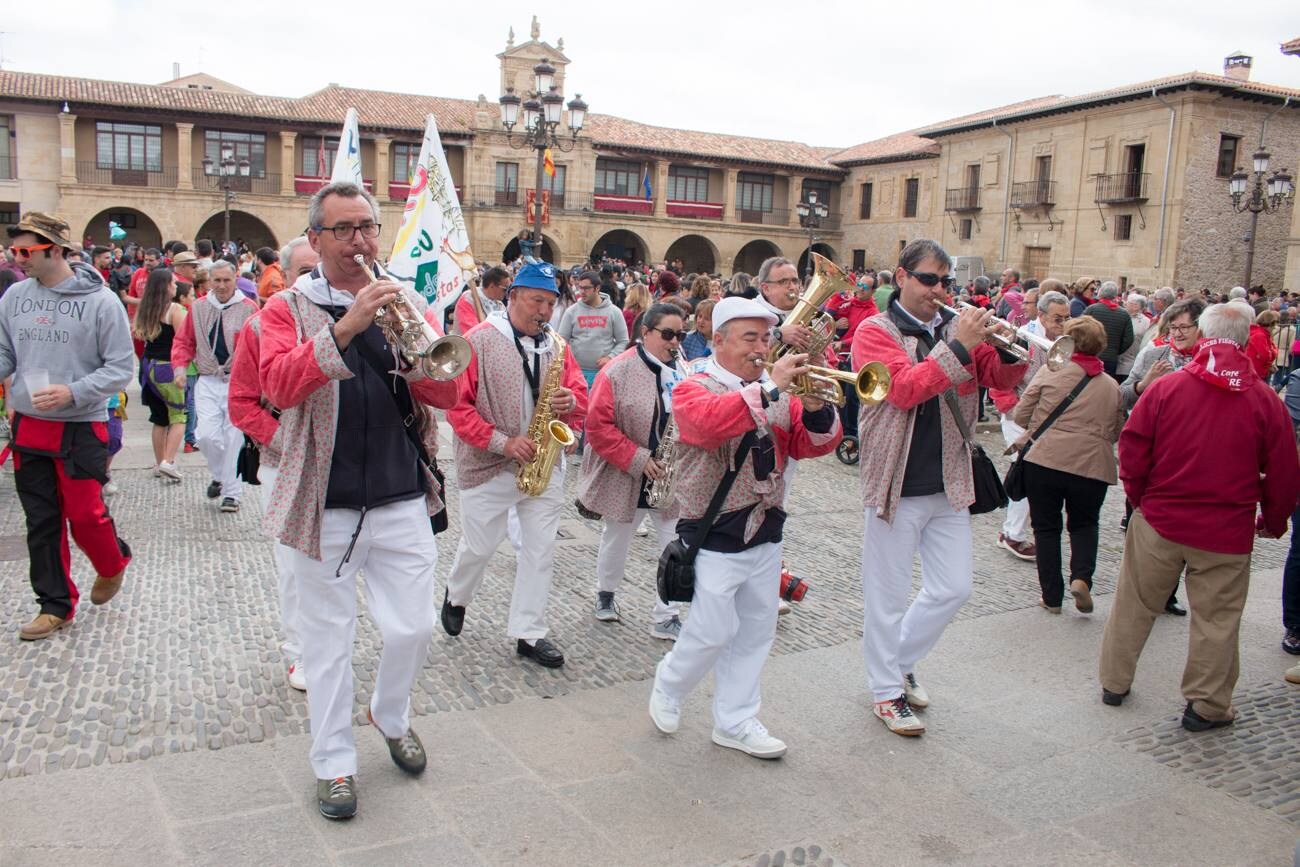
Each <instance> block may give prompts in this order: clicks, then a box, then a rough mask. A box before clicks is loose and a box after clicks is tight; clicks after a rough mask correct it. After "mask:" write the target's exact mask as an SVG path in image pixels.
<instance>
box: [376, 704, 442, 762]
mask: <svg viewBox="0 0 1300 867" xmlns="http://www.w3.org/2000/svg"><path fill="white" fill-rule="evenodd" d="M366 718H367V719H369V720H370V725H371V726H374V729H375V731H377V732H379V734H380V736H381V737H382V738H383V739H384V743H386V744H388V755H390V756H392V758H393V764H395V765H397V766H398V767H399V768H401V769H402V770H403V771H405V772H406V773H408V774H410V775H411V776H413V777H414V776H419V775H420V774H423V773H424V769H425V766H426V765H428V759H427V758H426V757H425V754H424V744H422V743H420V736H419V735H417V734H416V733H415V729H407V730H406V734H404V735H402V736H401V737H400V738H390V737H389V736H388V735H386V734H384V733H383V732H381V731H379V726H377V725H375V717H374V714H372V713H371V712H370V708H368V707H367V708H366Z"/></svg>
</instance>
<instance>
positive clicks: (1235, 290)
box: [1228, 286, 1246, 301]
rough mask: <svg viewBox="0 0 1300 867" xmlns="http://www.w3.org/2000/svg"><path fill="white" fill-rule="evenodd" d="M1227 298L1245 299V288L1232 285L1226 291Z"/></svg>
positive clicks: (1233, 299) (1230, 299)
mask: <svg viewBox="0 0 1300 867" xmlns="http://www.w3.org/2000/svg"><path fill="white" fill-rule="evenodd" d="M1228 300H1229V301H1245V300H1246V289H1245V288H1244V287H1242V286H1233V287H1232V289H1231V290H1230V291H1229V292H1228Z"/></svg>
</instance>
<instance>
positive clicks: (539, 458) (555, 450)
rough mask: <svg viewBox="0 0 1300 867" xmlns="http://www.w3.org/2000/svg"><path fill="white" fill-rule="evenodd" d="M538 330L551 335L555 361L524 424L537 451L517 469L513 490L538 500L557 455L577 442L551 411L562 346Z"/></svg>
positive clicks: (561, 373) (561, 370)
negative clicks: (515, 488)
mask: <svg viewBox="0 0 1300 867" xmlns="http://www.w3.org/2000/svg"><path fill="white" fill-rule="evenodd" d="M542 329H543V330H544V331H547V332H549V333H550V335H551V340H552V341H553V344H552V345H553V346H554V347H555V357H554V358H552V359H551V363H550V364H549V365H547V367H546V379H545V380H544V381H543V382H542V387H541V389H540V390H539V391H538V392H537V406H536V407H534V408H533V418H532V420H531V421H530V422H529V423H528V438H529V439H530V440H532V441H533V445H534V446H535V447H536V449H537V451H536V453H535V454H534V455H533V459H532V460H531V461H529V462H528V463H526V464H523V465H521V466H520V467H519V472H517V473H515V486H516V487H518V488H519V490H521V491H523V492H524V493H525V494H527V495H528V496H530V497H537V496H540V495H541V493H542V492H543V491H545V490H546V487H547V485H549V484H550V483H551V473H553V472H554V471H555V464H556V463H557V462H558V461H559V460H560V455H561V454H562V453H563V452H564V450H565V449H567V448H568V447H569V446H571V445H573V443H574V442H575V441H576V440H577V437H575V436H574V434H573V430H572V429H571V428H570V427H569V426H568V425H567V424H565V423H564V422H562V421H560V419H558V418H556V417H555V414H554V413H553V412H552V411H551V398H552V397H553V396H554V395H555V392H556V391H557V390H559V389H560V388H561V387H562V386H563V383H564V355H565V351H564V350H565V342H564V340H563V339H562V338H561V337H560V335H559V334H557V333H556V332H555V329H554V328H551V327H550V326H549V325H544V326H542Z"/></svg>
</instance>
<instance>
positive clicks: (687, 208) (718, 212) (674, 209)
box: [667, 199, 723, 220]
mask: <svg viewBox="0 0 1300 867" xmlns="http://www.w3.org/2000/svg"><path fill="white" fill-rule="evenodd" d="M667 205H668V216H670V217H689V218H690V219H693V220H721V219H722V209H723V205H722V202H674V201H673V200H672V199H669V200H668V202H667Z"/></svg>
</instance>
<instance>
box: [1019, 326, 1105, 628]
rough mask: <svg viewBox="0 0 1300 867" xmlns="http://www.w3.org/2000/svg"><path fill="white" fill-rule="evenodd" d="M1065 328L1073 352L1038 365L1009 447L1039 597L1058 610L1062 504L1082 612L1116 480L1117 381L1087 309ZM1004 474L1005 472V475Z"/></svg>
mask: <svg viewBox="0 0 1300 867" xmlns="http://www.w3.org/2000/svg"><path fill="white" fill-rule="evenodd" d="M1065 334H1066V335H1067V336H1069V337H1072V338H1074V356H1073V357H1072V358H1071V360H1070V362H1069V363H1068V364H1066V365H1064V366H1063V367H1061V368H1060V369H1059V370H1051V369H1049V368H1047V367H1043V368H1040V369H1039V371H1038V373H1037V374H1036V375H1035V376H1034V379H1033V381H1031V382H1030V383H1029V387H1028V388H1026V389H1025V393H1024V396H1023V397H1021V398H1020V403H1019V404H1017V405H1016V409H1015V412H1014V414H1013V418H1014V420H1015V422H1016V424H1018V425H1020V426H1021V427H1023V428H1024V429H1025V430H1026V431H1028V432H1030V433H1026V434H1025V435H1024V436H1023V437H1021V438H1020V439H1019V440H1017V441H1016V445H1015V446H1014V447H1013V448H1018V449H1019V450H1020V455H1019V461H1020V462H1021V464H1022V466H1021V467H1020V470H1021V472H1022V473H1023V477H1024V488H1025V493H1026V495H1027V496H1028V498H1029V516H1030V523H1031V524H1032V526H1033V528H1034V544H1035V546H1036V547H1037V549H1038V557H1037V563H1038V583H1039V586H1040V587H1041V588H1042V594H1043V595H1042V598H1041V599H1040V600H1039V604H1040V605H1042V607H1043V608H1046V609H1047V610H1048V611H1049V612H1051V613H1052V614H1060V613H1061V600H1062V598H1063V596H1064V594H1065V588H1064V580H1063V578H1062V574H1061V528H1062V521H1061V509H1062V507H1064V509H1065V513H1066V521H1065V526H1066V528H1067V529H1068V530H1069V533H1070V595H1071V596H1073V597H1074V604H1075V607H1076V608H1078V609H1079V611H1081V612H1083V613H1085V614H1086V613H1088V612H1090V611H1092V575H1093V572H1095V571H1096V568H1097V539H1098V535H1099V520H1100V517H1101V505H1102V503H1103V502H1104V501H1105V499H1106V488H1107V487H1109V486H1110V485H1113V484H1115V483H1116V482H1117V481H1118V477H1117V473H1116V469H1117V468H1116V464H1115V443H1116V442H1118V441H1119V432H1120V429H1121V428H1123V427H1124V399H1123V397H1122V396H1121V394H1120V389H1119V384H1118V383H1117V382H1115V380H1113V379H1111V378H1110V377H1109V376H1099V374H1101V373H1103V368H1102V363H1101V359H1100V358H1098V357H1097V356H1098V355H1099V354H1100V353H1101V352H1102V350H1104V349H1105V348H1106V329H1105V327H1104V326H1103V325H1102V324H1101V323H1100V322H1098V321H1097V320H1096V319H1093V318H1092V317H1091V316H1081V317H1079V318H1077V319H1073V320H1071V321H1070V322H1068V323H1067V324H1066V326H1065ZM1009 478H1010V477H1009Z"/></svg>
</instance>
